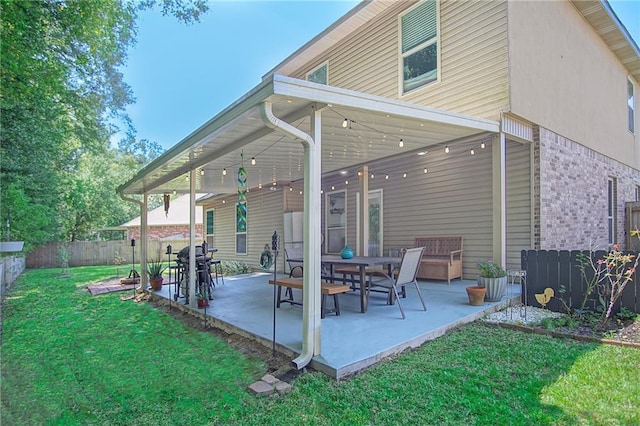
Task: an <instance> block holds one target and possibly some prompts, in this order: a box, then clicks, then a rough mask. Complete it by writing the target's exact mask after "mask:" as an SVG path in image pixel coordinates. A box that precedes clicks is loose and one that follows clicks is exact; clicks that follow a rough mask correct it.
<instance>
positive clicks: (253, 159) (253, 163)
mask: <svg viewBox="0 0 640 426" xmlns="http://www.w3.org/2000/svg"><path fill="white" fill-rule="evenodd" d="M251 165H252V166H255V165H256V157H251Z"/></svg>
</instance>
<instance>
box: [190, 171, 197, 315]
mask: <svg viewBox="0 0 640 426" xmlns="http://www.w3.org/2000/svg"><path fill="white" fill-rule="evenodd" d="M196 277H197V274H196V171H195V170H194V169H191V170H190V171H189V306H191V307H192V308H195V307H196V306H198V302H197V301H196Z"/></svg>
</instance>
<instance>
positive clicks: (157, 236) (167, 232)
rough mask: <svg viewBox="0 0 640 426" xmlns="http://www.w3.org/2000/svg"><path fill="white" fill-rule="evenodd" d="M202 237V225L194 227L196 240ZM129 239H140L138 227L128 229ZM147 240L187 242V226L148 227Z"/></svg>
mask: <svg viewBox="0 0 640 426" xmlns="http://www.w3.org/2000/svg"><path fill="white" fill-rule="evenodd" d="M202 235H203V233H202V225H196V240H199V239H202ZM131 238H135V239H136V240H139V239H140V227H138V226H136V227H132V228H129V231H128V237H127V239H131ZM147 238H148V239H150V240H162V239H174V240H188V239H189V226H185V225H179V226H178V225H176V226H149V227H147Z"/></svg>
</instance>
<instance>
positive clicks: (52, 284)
mask: <svg viewBox="0 0 640 426" xmlns="http://www.w3.org/2000/svg"><path fill="white" fill-rule="evenodd" d="M59 272H60V270H59V269H46V270H29V271H27V272H26V273H25V274H24V275H23V277H22V278H21V279H20V280H19V281H18V283H17V284H16V286H15V287H14V289H13V290H12V291H11V293H10V294H9V296H8V297H7V299H6V300H5V302H4V306H3V311H2V321H3V331H2V347H1V357H2V360H1V362H2V384H1V385H2V388H1V390H2V395H1V397H2V417H1V419H0V420H1V424H2V425H3V426H5V425H42V424H60V425H87V424H99V425H182V424H184V425H205V424H247V425H254V424H285V425H289V424H292V425H295V424H299V425H315V424H319V425H336V424H338V425H342V424H344V425H355V424H384V425H386V424H421V425H422V424H437V425H446V424H450V425H474V424H475V425H576V424H578V425H579V424H584V425H638V424H640V350H638V349H633V348H622V347H616V346H605V345H598V344H593V343H581V342H575V341H572V340H565V339H554V338H551V337H547V336H538V335H529V334H523V333H519V332H516V331H511V330H505V329H501V328H495V327H487V326H484V325H483V324H481V323H478V324H472V325H469V326H465V327H462V328H460V329H457V330H455V331H453V332H450V333H448V334H447V335H446V336H443V337H441V338H439V339H437V340H435V341H433V342H431V343H428V344H426V345H424V346H423V347H421V348H419V349H417V350H413V351H408V352H406V353H403V354H401V355H399V356H397V357H396V358H394V359H392V360H388V361H385V362H383V363H381V364H379V365H378V366H376V367H374V368H371V369H369V370H367V371H365V372H362V373H360V374H358V375H356V376H355V377H352V378H350V379H348V380H344V381H341V382H336V381H333V380H332V379H329V378H328V377H326V376H324V375H323V374H321V373H315V372H314V373H308V374H304V375H302V376H300V377H299V378H298V379H297V380H296V381H295V382H294V383H293V385H294V389H293V390H292V391H291V392H290V393H288V394H286V395H283V396H277V397H271V398H260V397H256V396H253V395H251V394H250V393H249V392H247V391H246V387H247V386H248V385H249V384H250V383H252V382H253V381H255V380H256V379H258V378H260V377H261V376H262V375H263V374H264V373H265V372H266V366H265V364H264V363H263V362H262V361H261V360H256V359H250V358H248V357H247V356H246V355H243V354H242V353H240V352H238V351H236V350H235V349H233V348H231V347H229V346H228V345H227V344H226V343H225V342H224V341H222V340H220V339H219V338H218V337H216V336H214V335H213V334H211V333H206V332H200V331H196V330H193V329H190V328H188V327H187V326H185V325H183V324H182V323H181V322H180V321H178V320H176V319H174V318H173V317H171V316H169V315H166V314H165V313H163V312H162V311H159V310H155V309H154V308H153V307H152V306H151V305H149V304H147V303H138V304H136V303H133V302H132V301H127V302H122V301H121V300H120V296H121V295H122V294H118V293H112V294H107V295H102V296H90V295H89V293H88V292H87V291H86V290H85V288H84V287H85V286H86V285H87V284H88V283H91V282H96V281H100V280H101V279H102V278H104V277H108V276H110V275H113V273H114V268H113V267H107V266H105V267H84V268H72V269H70V273H71V277H69V278H60V277H59V276H58V275H59Z"/></svg>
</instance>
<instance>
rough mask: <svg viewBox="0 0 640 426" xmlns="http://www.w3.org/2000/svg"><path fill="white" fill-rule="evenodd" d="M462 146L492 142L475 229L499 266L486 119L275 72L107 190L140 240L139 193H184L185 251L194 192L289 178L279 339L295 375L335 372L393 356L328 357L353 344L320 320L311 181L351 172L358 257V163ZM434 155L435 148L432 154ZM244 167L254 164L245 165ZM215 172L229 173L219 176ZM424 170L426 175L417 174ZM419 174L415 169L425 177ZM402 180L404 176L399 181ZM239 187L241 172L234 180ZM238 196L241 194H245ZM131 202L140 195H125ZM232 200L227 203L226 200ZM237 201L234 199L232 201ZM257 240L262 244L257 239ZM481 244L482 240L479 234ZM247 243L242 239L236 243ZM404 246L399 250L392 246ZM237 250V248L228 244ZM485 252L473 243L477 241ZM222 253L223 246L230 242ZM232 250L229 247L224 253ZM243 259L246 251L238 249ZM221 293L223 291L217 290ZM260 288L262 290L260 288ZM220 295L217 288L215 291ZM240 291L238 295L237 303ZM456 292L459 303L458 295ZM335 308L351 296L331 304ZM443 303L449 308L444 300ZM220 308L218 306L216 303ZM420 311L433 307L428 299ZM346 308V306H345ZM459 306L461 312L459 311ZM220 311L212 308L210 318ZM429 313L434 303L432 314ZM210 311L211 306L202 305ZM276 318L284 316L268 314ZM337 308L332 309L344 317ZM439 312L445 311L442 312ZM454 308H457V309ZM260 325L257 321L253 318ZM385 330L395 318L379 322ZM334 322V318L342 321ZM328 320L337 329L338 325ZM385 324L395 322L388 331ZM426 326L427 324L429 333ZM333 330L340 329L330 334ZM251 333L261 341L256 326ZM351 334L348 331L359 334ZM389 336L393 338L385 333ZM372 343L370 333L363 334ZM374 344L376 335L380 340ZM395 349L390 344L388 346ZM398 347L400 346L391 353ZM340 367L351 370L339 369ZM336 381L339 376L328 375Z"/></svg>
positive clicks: (362, 172) (364, 224) (495, 183)
mask: <svg viewBox="0 0 640 426" xmlns="http://www.w3.org/2000/svg"><path fill="white" fill-rule="evenodd" d="M470 139H472V140H475V141H478V142H479V141H482V147H484V140H487V141H488V140H495V143H491V144H490V146H491V148H490V151H491V152H490V158H491V166H490V168H491V170H490V172H489V179H488V180H489V184H490V185H491V187H492V188H493V189H492V191H491V194H490V197H491V199H492V206H493V207H492V208H493V212H492V219H491V221H492V225H491V226H490V227H487V228H486V229H484V230H483V232H485V233H486V234H488V236H489V238H490V240H491V242H489V243H488V244H486V249H487V250H488V251H490V252H491V253H492V254H493V258H494V259H496V260H498V261H500V263H501V264H503V265H504V264H505V253H506V182H505V161H506V160H505V159H506V136H505V134H504V133H501V132H500V126H499V124H498V122H496V121H491V120H487V119H482V118H478V117H472V116H466V115H463V114H457V113H452V112H449V111H443V110H438V109H434V108H429V107H425V106H421V105H416V104H411V103H407V102H402V101H398V100H394V99H389V98H384V97H380V96H375V95H370V94H365V93H360V92H355V91H352V90H347V89H343V88H338V87H332V86H327V85H323V84H317V83H313V82H309V81H305V80H299V79H295V78H291V77H285V76H281V75H277V74H274V75H270V76H267V77H265V79H264V80H263V81H262V83H260V84H259V85H258V86H256V87H255V88H254V89H253V90H252V91H250V92H249V93H247V94H246V95H245V96H244V97H243V98H241V99H239V100H238V101H237V102H235V103H234V104H232V105H230V106H229V107H228V108H227V109H225V110H224V111H222V112H221V113H220V114H218V115H216V116H215V117H213V118H212V119H211V120H209V121H208V122H207V123H205V124H204V125H202V126H201V127H200V128H198V129H196V130H195V131H194V132H193V133H191V134H190V135H188V136H187V137H186V138H185V139H184V140H183V141H181V142H180V143H178V144H177V145H176V146H174V147H173V148H172V149H170V150H169V151H167V152H166V153H164V154H163V155H162V156H160V157H159V158H158V159H156V160H154V161H153V162H152V163H151V164H149V165H148V166H146V167H145V168H144V169H143V170H141V171H140V172H139V173H138V174H137V175H136V176H134V177H133V178H132V179H131V180H130V181H129V182H127V183H125V184H124V185H122V186H121V187H120V188H119V193H120V194H121V196H122V197H123V198H124V199H125V200H128V201H132V202H136V203H138V204H139V205H140V209H141V221H142V223H141V229H142V235H141V239H142V241H146V233H145V232H146V231H145V230H146V226H147V223H146V218H147V214H146V213H147V197H148V195H150V194H154V193H155V194H159V193H161V194H165V196H169V194H171V193H190V194H191V206H190V215H191V227H190V233H191V239H190V246H191V250H192V251H195V246H196V244H199V243H200V241H196V239H195V225H194V218H195V210H196V204H195V194H196V193H203V192H205V193H209V194H211V196H212V197H224V196H229V195H230V194H237V193H238V191H239V189H238V188H239V187H238V181H239V180H240V177H238V180H236V179H235V178H234V174H235V170H238V175H239V173H240V172H239V170H240V169H244V165H245V164H246V165H247V167H250V166H249V164H251V167H253V166H255V167H253V168H252V169H251V175H252V180H250V183H249V186H248V188H247V189H248V191H253V190H254V189H262V187H263V185H265V186H271V185H273V186H274V187H276V185H283V184H286V183H287V182H293V181H300V182H303V184H304V187H303V190H302V191H301V192H300V194H302V193H304V196H303V197H304V202H303V206H302V209H301V211H303V212H306V213H305V214H304V224H303V235H302V237H303V238H302V240H303V246H304V249H303V252H304V265H305V273H304V287H305V288H306V289H309V291H305V292H304V305H303V308H302V309H301V310H300V308H296V309H292V313H295V314H297V315H298V316H299V317H301V320H300V321H298V322H296V323H295V325H293V324H292V325H291V329H290V331H289V332H287V336H288V337H290V338H291V342H290V343H289V344H290V345H291V350H292V351H293V352H295V353H296V354H298V355H299V356H298V357H297V358H295V359H294V360H293V362H294V363H295V364H296V366H297V367H298V368H303V367H304V366H305V365H307V364H308V363H310V362H314V363H316V362H320V360H330V361H328V362H329V365H332V367H331V368H333V369H335V370H336V371H338V372H339V371H342V370H343V369H347V371H351V370H357V369H358V368H357V367H348V368H347V367H346V366H347V365H352V364H358V363H362V365H363V366H365V365H367V362H369V361H364V360H371V359H376V358H377V359H379V358H380V357H381V356H383V355H384V354H385V353H393V352H394V351H397V350H400V349H401V348H400V349H398V348H397V347H396V346H394V344H393V343H391V342H390V343H388V344H382V343H381V344H382V345H383V346H384V348H382V347H381V348H379V349H380V350H378V351H375V352H374V353H373V354H370V355H364V354H360V355H355V353H356V352H357V351H354V356H353V357H352V359H351V358H350V359H351V361H348V362H347V361H344V360H343V361H340V359H341V358H340V357H341V356H342V355H341V354H342V353H345V352H346V353H348V352H349V351H347V350H346V348H345V347H343V346H342V345H341V344H342V343H344V342H346V341H357V339H355V337H351V336H340V335H337V334H336V333H335V331H334V330H333V329H332V328H331V327H330V324H333V323H334V322H336V321H339V320H344V317H343V316H341V317H339V318H327V319H324V320H322V321H321V319H320V271H321V262H320V256H321V251H320V250H319V249H318V247H320V246H321V242H322V240H323V239H322V233H321V232H322V229H321V218H320V216H321V215H320V214H315V213H317V212H321V211H322V207H321V197H322V195H321V194H322V191H323V188H322V181H323V179H325V178H326V177H328V176H335V175H336V174H338V173H340V172H341V171H343V170H344V169H346V168H351V169H352V170H353V169H354V168H355V169H357V170H358V176H359V179H358V182H357V184H356V186H357V187H358V191H359V193H360V194H361V196H360V197H359V201H358V204H359V208H358V210H359V212H360V213H359V216H358V218H359V219H358V223H359V224H358V235H359V236H358V241H357V244H358V246H359V247H360V250H359V252H358V253H357V254H358V255H362V256H367V255H368V252H367V250H368V235H369V232H368V230H369V217H368V215H367V214H364V212H366V211H367V208H368V207H367V206H368V192H369V182H368V180H369V173H368V164H369V163H370V162H372V161H375V160H380V159H385V158H393V157H394V156H397V155H400V154H399V153H408V152H409V153H418V155H420V154H421V153H422V152H425V153H426V150H428V149H432V150H433V149H435V148H442V149H443V150H444V149H445V147H446V152H448V150H449V146H452V147H454V146H456V144H463V145H464V144H465V143H467V144H468V141H469V140H470ZM438 151H440V149H438ZM254 163H255V164H254ZM227 169H228V170H229V172H230V174H231V176H228V177H226V178H225V176H226V175H227ZM425 170H426V169H425ZM425 173H426V171H425ZM405 176H406V174H405ZM243 179H244V180H245V181H246V180H247V179H246V174H245V175H244V178H243ZM248 191H247V192H248ZM134 194H135V195H141V196H142V197H141V200H140V199H137V198H132V197H131V195H134ZM238 198H239V197H238ZM239 202H240V201H239ZM253 226H254V228H252V232H253V235H256V234H257V233H262V234H263V235H265V236H267V235H271V233H272V232H273V229H274V228H273V227H271V226H273V225H271V226H270V225H269V224H267V223H263V224H253ZM261 238H262V237H261ZM487 240H488V239H487ZM259 241H260V242H259V243H258V242H257V241H256V242H255V243H253V247H256V245H258V244H259V247H262V246H263V245H264V239H260V240H259ZM245 244H246V245H250V244H251V242H250V241H249V242H246V243H245ZM403 244H404V245H406V244H408V243H403ZM236 245H237V241H236ZM482 245H483V246H484V245H485V244H484V243H483V244H482ZM231 250H233V247H231ZM235 251H236V252H237V251H238V250H237V247H236V249H235ZM245 254H246V253H245ZM147 259H148V255H147V253H146V244H141V260H142V263H143V266H142V268H141V269H142V272H143V273H142V283H143V285H146V283H147V277H146V274H145V273H144V271H145V267H144V264H145V262H146V260H147ZM189 270H190V271H192V273H191V274H190V276H191V277H192V279H191V282H190V283H189V287H190V289H191V290H190V293H191V294H194V293H195V280H194V278H193V277H195V275H196V274H195V270H196V266H195V260H192V261H191V264H190V265H189ZM229 287H231V286H230V285H229ZM263 287H266V289H265V291H266V292H267V293H268V292H269V291H272V289H271V288H270V286H268V285H265V286H263ZM456 288H457V289H458V290H459V291H460V292H461V293H460V299H459V300H460V302H459V303H460V305H464V303H466V302H465V300H466V295H464V286H460V285H459V284H457V283H456V285H455V286H454V285H452V286H451V289H447V290H446V291H445V293H446V292H449V291H453V289H456ZM222 290H223V289H219V291H218V293H219V295H218V297H219V298H222V297H223V294H224V293H222ZM225 291H226V290H225ZM261 291H262V290H259V291H256V292H242V294H240V293H238V297H237V298H233V299H237V301H238V303H240V304H242V305H245V306H246V305H247V304H249V303H251V302H250V300H264V296H263V297H260V298H258V299H254V297H255V295H256V294H260V293H261ZM240 295H241V296H242V297H240ZM463 296H464V297H463ZM343 299H345V304H346V303H348V301H349V300H350V299H352V298H351V297H346V296H345V297H343ZM191 303H192V305H191V308H193V309H195V308H196V307H195V300H191ZM454 303H455V302H454ZM220 305H223V304H220ZM430 305H431V306H432V309H434V310H435V309H436V308H435V306H436V305H441V307H442V306H445V305H442V304H436V303H431V304H430ZM345 308H346V305H345ZM465 308H466V309H469V307H468V306H467V307H465ZM226 309H228V308H227V307H225V308H220V312H221V314H222V312H226V311H224V310H226ZM395 309H396V308H391V309H386V312H387V313H388V314H389V315H394V314H396V312H393V311H394V310H395ZM437 309H440V308H437ZM213 311H214V312H215V311H217V310H216V309H214V310H213ZM230 311H231V312H235V311H237V312H238V313H239V314H241V313H244V314H245V315H247V312H248V311H249V310H247V309H241V310H234V309H230ZM280 311H281V312H284V310H282V309H281V310H280ZM349 311H350V310H349V309H345V310H344V312H345V314H343V315H344V316H345V317H347V316H349V315H348V314H347V312H349ZM407 311H408V319H407V320H406V321H407V322H408V321H418V320H417V318H421V317H422V318H424V315H425V313H424V312H417V314H419V315H420V316H418V315H415V318H413V319H411V318H412V317H414V315H413V312H411V308H410V307H408V309H407ZM448 311H451V312H448ZM454 312H456V309H451V306H449V307H446V306H445V308H443V315H448V314H449V313H454ZM464 312H468V311H467V310H465V311H464ZM471 312H475V313H476V314H479V312H480V310H477V309H476V308H472V309H471ZM357 318H358V320H357V321H356V322H355V323H354V324H353V326H350V327H347V328H349V329H353V330H355V331H357V330H361V326H362V324H361V323H364V324H368V323H369V322H370V321H369V318H370V317H365V316H363V315H360V316H358V317H357ZM461 318H467V319H468V320H473V319H474V317H473V315H472V316H471V317H468V316H467V315H463V314H462V313H459V318H448V319H443V320H442V321H440V322H438V323H434V324H435V325H433V326H432V327H433V328H432V329H431V333H434V334H438V333H440V334H441V333H443V332H444V330H445V329H446V327H447V324H452V323H455V322H456V321H457V320H459V319H461ZM256 321H257V322H258V323H260V324H261V325H264V318H262V319H261V320H256ZM390 321H391V323H393V322H395V317H393V316H392V317H390ZM344 322H345V321H343V323H344ZM338 324H340V323H338ZM396 324H397V327H398V328H399V329H400V330H403V329H407V330H408V329H411V327H408V326H407V324H403V323H402V322H400V320H399V322H397V323H396ZM392 327H393V328H396V325H393V326H392ZM430 327H431V326H430ZM342 328H343V327H342V326H340V329H342ZM426 333H427V332H426V331H425V330H423V331H421V332H416V333H415V335H411V336H410V335H407V336H404V337H403V338H402V340H403V341H404V342H410V343H404V344H402V345H404V347H407V346H415V345H417V344H419V343H421V341H425V340H428V338H426V337H424V335H425V334H426ZM255 334H256V335H260V334H264V333H259V332H257V331H256V333H255ZM367 334H369V333H366V332H362V333H360V334H357V335H358V336H366V335H367ZM387 334H389V335H395V334H396V332H392V333H387ZM375 335H376V337H378V336H380V333H375ZM383 340H384V339H383ZM397 344H400V343H397ZM402 345H401V346H402ZM350 369H351V370H350ZM336 375H338V376H340V375H341V374H338V373H336Z"/></svg>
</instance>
